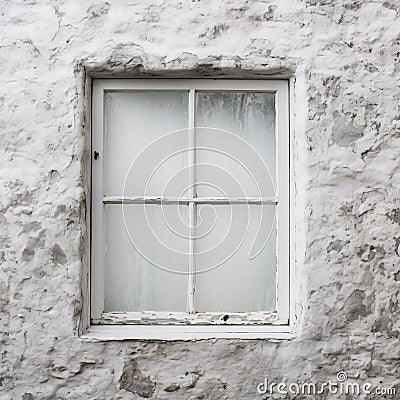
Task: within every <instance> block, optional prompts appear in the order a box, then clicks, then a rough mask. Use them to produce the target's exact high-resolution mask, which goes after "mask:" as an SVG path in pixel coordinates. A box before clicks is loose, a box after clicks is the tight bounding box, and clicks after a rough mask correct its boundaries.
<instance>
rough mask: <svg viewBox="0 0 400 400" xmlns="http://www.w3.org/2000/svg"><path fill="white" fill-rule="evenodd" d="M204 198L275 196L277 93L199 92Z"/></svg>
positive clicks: (198, 140) (200, 169) (199, 154)
mask: <svg viewBox="0 0 400 400" xmlns="http://www.w3.org/2000/svg"><path fill="white" fill-rule="evenodd" d="M196 127H197V128H196V145H197V146H198V147H199V149H198V151H197V163H198V166H197V177H198V182H199V185H198V189H197V192H198V195H199V196H223V195H224V194H225V195H227V196H235V197H236V196H238V197H242V196H274V195H275V190H274V185H275V160H276V158H275V95H274V94H273V93H243V92H239V93H238V92H199V93H197V97H196Z"/></svg>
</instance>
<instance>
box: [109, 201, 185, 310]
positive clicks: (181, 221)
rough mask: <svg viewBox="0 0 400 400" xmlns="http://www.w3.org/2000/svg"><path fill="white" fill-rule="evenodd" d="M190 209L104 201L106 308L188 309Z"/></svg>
mask: <svg viewBox="0 0 400 400" xmlns="http://www.w3.org/2000/svg"><path fill="white" fill-rule="evenodd" d="M187 209H188V207H187V206H175V205H169V206H160V205H125V206H124V207H123V208H122V206H120V205H106V206H105V256H104V259H105V311H186V304H187V298H186V294H187V279H188V275H187V262H188V255H187V250H188V241H187V239H186V236H187V232H188V229H187ZM124 219H125V223H126V226H125V224H124ZM167 270H169V271H167Z"/></svg>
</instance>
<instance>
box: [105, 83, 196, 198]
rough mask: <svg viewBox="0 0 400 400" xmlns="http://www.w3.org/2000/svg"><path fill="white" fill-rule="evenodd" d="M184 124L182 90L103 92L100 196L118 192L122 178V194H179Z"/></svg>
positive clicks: (184, 178) (184, 179)
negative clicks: (102, 177)
mask: <svg viewBox="0 0 400 400" xmlns="http://www.w3.org/2000/svg"><path fill="white" fill-rule="evenodd" d="M187 127H188V93H186V92H160V91H158V92H157V91H156V92H154V91H146V92H108V93H106V98H105V164H104V191H105V195H113V196H120V195H122V191H123V184H124V180H125V178H126V177H127V183H126V187H125V193H124V194H125V195H126V196H144V195H147V196H160V195H165V196H175V197H177V196H179V194H180V193H181V192H182V191H183V190H184V188H185V187H186V186H187V185H188V178H189V173H188V168H187V166H188V154H187V152H186V151H184V150H185V149H186V148H187V147H188V140H189V139H188V137H189V135H188V131H187V129H184V128H187ZM179 129H184V130H183V131H179V132H176V131H177V130H179ZM175 153H176V154H175Z"/></svg>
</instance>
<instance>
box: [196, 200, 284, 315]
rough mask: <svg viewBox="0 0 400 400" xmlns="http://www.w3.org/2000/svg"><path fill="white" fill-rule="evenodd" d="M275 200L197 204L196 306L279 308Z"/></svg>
mask: <svg viewBox="0 0 400 400" xmlns="http://www.w3.org/2000/svg"><path fill="white" fill-rule="evenodd" d="M275 209H276V207H275V206H255V205H250V206H247V205H233V206H229V205H226V206H222V205H218V206H214V207H212V206H210V205H204V206H198V219H199V221H198V226H197V237H198V240H197V244H196V246H197V249H196V251H197V261H196V270H197V271H198V272H199V273H198V275H197V278H196V297H195V305H196V310H197V311H203V312H207V311H215V312H219V311H221V312H251V311H274V310H275V292H276V290H275V284H276V271H277V263H276V229H275V224H274V216H275Z"/></svg>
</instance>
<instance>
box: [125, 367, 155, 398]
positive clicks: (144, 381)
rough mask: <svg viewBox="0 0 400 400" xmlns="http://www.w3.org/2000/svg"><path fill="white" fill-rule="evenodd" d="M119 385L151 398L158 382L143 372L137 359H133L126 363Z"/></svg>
mask: <svg viewBox="0 0 400 400" xmlns="http://www.w3.org/2000/svg"><path fill="white" fill-rule="evenodd" d="M119 387H120V389H125V390H127V391H129V392H132V393H136V394H138V395H139V396H141V397H145V398H149V397H151V396H152V395H153V393H154V390H155V388H156V383H155V382H153V381H152V380H151V379H150V378H149V377H147V376H146V375H144V374H143V372H142V371H141V370H140V369H139V367H138V364H137V362H136V361H135V360H131V361H128V362H126V363H125V365H124V369H123V371H122V375H121V377H120V379H119Z"/></svg>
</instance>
